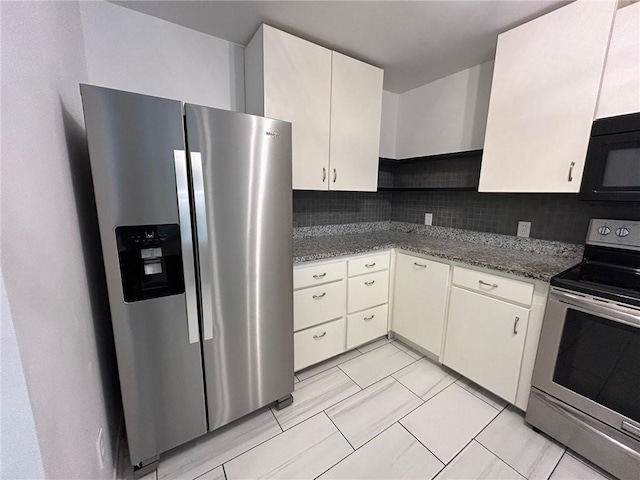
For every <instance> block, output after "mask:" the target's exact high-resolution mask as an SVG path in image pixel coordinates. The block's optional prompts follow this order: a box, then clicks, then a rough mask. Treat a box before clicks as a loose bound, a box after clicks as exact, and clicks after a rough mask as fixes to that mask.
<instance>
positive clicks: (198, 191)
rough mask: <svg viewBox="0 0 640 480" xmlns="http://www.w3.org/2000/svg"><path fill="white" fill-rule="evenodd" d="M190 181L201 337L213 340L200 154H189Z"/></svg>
mask: <svg viewBox="0 0 640 480" xmlns="http://www.w3.org/2000/svg"><path fill="white" fill-rule="evenodd" d="M190 156H191V179H192V181H193V203H194V206H195V210H196V215H195V216H196V231H197V233H198V263H199V266H200V295H201V299H202V335H203V338H204V340H211V339H212V338H213V305H212V293H211V292H212V289H213V282H212V280H211V258H209V257H210V256H211V246H210V245H209V228H208V226H207V205H206V203H205V196H204V173H203V166H202V154H201V153H200V152H191V154H190Z"/></svg>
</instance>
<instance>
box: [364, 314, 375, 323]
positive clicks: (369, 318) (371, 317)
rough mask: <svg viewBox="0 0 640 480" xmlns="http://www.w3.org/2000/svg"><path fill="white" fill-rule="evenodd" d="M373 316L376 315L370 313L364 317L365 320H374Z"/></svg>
mask: <svg viewBox="0 0 640 480" xmlns="http://www.w3.org/2000/svg"><path fill="white" fill-rule="evenodd" d="M373 317H375V315H369V316H368V317H364V321H365V322H368V321H369V320H373Z"/></svg>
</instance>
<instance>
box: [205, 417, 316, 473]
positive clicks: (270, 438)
mask: <svg viewBox="0 0 640 480" xmlns="http://www.w3.org/2000/svg"><path fill="white" fill-rule="evenodd" d="M321 413H324V412H318V413H317V414H315V415H313V416H311V417H309V418H307V420H311V419H312V418H313V417H317V416H318V415H320V414H321ZM272 414H273V412H272ZM327 416H328V415H327ZM301 423H302V422H300V423H299V424H298V425H300V424H301ZM292 428H293V427H292ZM288 431H289V430H286V431H284V432H280V433H276V434H275V435H274V436H273V437H269V438H267V439H266V440H264V441H263V442H260V443H258V444H256V445H254V446H253V447H251V448H249V449H247V450H245V451H243V452H242V453H239V454H238V455H236V456H235V457H232V458H230V459H229V460H227V461H225V462H222V463H221V464H219V465H216V466H215V467H213V468H212V469H210V470H207V471H206V472H204V473H208V472H210V471H211V470H213V469H215V468H217V467H219V466H220V465H222V467H223V469H224V466H225V465H226V464H227V463H229V462H231V461H233V460H235V459H236V458H238V457H240V456H242V455H244V454H245V453H248V452H250V451H251V450H254V449H256V448H258V447H259V446H260V445H263V444H265V443H267V442H268V441H269V440H273V439H274V438H276V437H279V436H280V435H284V434H285V433H286V432H288ZM204 473H203V474H201V475H200V476H202V475H204Z"/></svg>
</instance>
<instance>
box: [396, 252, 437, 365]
mask: <svg viewBox="0 0 640 480" xmlns="http://www.w3.org/2000/svg"><path fill="white" fill-rule="evenodd" d="M448 290H449V265H447V264H445V263H440V262H434V261H432V260H426V259H425V258H422V257H417V256H413V255H407V254H404V253H398V254H397V255H396V271H395V286H394V296H393V316H392V318H393V323H392V328H391V329H392V330H393V331H394V332H395V333H397V334H398V335H400V336H402V337H404V338H406V339H407V340H409V341H411V342H413V343H415V344H416V345H417V346H419V347H422V348H424V349H425V350H427V351H429V352H430V353H432V354H433V355H435V356H436V357H439V356H440V350H441V346H442V334H443V328H444V320H445V307H446V304H447V292H448Z"/></svg>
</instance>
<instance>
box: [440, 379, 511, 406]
mask: <svg viewBox="0 0 640 480" xmlns="http://www.w3.org/2000/svg"><path fill="white" fill-rule="evenodd" d="M462 378H465V379H467V380H469V381H472V380H470V379H468V378H467V377H465V376H464V375H461V376H460V378H458V380H456V381H455V382H453V383H458V382H459V381H460V380H461V379H462ZM476 385H477V384H476ZM458 386H460V385H458ZM478 386H479V387H480V388H484V387H482V386H480V385H478ZM460 388H462V389H464V390H466V391H467V392H469V393H470V394H471V395H473V396H474V397H476V398H478V399H480V400H482V401H483V402H484V403H486V404H487V405H489V406H490V407H493V408H495V409H496V410H498V411H499V412H502V410H504V409H505V408H507V406H508V405H509V402H507V404H506V405H505V406H504V407H501V408H498V407H496V406H495V405H492V404H490V403H489V402H487V401H486V400H485V399H484V398H482V397H480V396H478V395H477V394H476V393H475V392H472V391H471V390H467V389H466V388H464V387H460ZM485 390H486V389H485ZM487 392H489V391H488V390H487ZM489 393H491V392H489ZM492 395H495V393H492ZM496 396H497V395H496ZM498 398H500V397H498ZM500 400H503V399H502V398H500ZM504 401H505V402H506V400H504Z"/></svg>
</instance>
